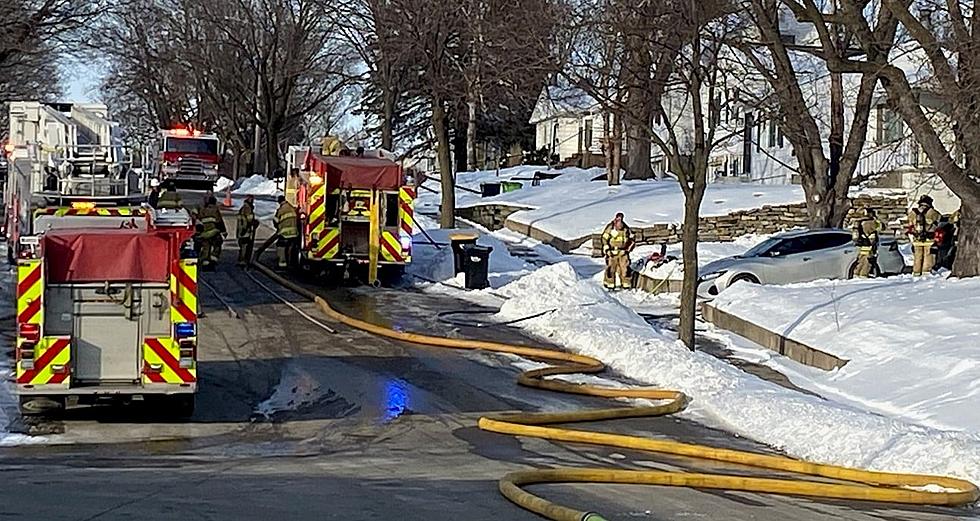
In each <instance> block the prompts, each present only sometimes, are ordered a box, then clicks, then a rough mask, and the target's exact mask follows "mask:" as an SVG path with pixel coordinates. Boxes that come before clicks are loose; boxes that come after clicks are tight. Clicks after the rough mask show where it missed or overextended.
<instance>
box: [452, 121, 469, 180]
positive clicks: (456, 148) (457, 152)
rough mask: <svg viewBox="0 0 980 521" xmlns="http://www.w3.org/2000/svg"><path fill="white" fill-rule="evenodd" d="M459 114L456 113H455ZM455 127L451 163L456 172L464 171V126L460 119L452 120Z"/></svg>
mask: <svg viewBox="0 0 980 521" xmlns="http://www.w3.org/2000/svg"><path fill="white" fill-rule="evenodd" d="M456 113H457V114H458V113H459V112H458V111H457V112H456ZM454 120H455V126H454V131H453V140H452V146H453V153H452V157H453V163H455V165H456V166H455V170H456V171H457V172H465V171H466V125H464V122H463V119H462V118H460V117H456V118H454Z"/></svg>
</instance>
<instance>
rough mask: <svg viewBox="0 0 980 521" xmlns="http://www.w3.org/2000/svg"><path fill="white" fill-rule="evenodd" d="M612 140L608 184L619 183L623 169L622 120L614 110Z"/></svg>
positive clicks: (611, 118)
mask: <svg viewBox="0 0 980 521" xmlns="http://www.w3.org/2000/svg"><path fill="white" fill-rule="evenodd" d="M609 119H610V120H611V121H612V140H611V142H610V146H609V148H610V149H611V154H612V158H611V159H612V168H610V170H609V185H610V186H615V185H618V184H619V183H620V180H619V179H620V175H621V172H622V169H623V166H622V161H623V121H622V117H621V116H620V115H619V114H618V113H616V112H614V113H613V114H612V117H610V118H609Z"/></svg>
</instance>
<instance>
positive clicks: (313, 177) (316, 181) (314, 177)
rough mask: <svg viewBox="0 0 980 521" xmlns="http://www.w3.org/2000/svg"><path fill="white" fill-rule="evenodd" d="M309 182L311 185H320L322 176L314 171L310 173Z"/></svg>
mask: <svg viewBox="0 0 980 521" xmlns="http://www.w3.org/2000/svg"><path fill="white" fill-rule="evenodd" d="M310 184H311V185H313V186H320V185H322V184H323V176H321V175H320V174H317V173H315V172H313V173H311V174H310Z"/></svg>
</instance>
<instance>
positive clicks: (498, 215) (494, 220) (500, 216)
mask: <svg viewBox="0 0 980 521" xmlns="http://www.w3.org/2000/svg"><path fill="white" fill-rule="evenodd" d="M521 210H528V208H524V207H520V206H504V205H500V204H481V205H479V206H469V207H466V208H457V209H456V217H461V218H463V219H466V220H467V221H472V222H475V223H476V224H479V225H480V226H483V227H484V228H486V229H488V230H491V231H496V230H499V229H501V228H503V227H504V223H505V222H507V218H508V217H510V214H512V213H514V212H519V211H521Z"/></svg>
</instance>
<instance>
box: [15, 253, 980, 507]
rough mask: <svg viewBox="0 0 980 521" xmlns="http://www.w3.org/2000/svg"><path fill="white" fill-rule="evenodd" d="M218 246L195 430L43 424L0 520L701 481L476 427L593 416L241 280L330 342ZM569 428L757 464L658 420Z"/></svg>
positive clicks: (681, 501)
mask: <svg viewBox="0 0 980 521" xmlns="http://www.w3.org/2000/svg"><path fill="white" fill-rule="evenodd" d="M233 248H234V245H233V244H231V241H229V243H228V244H227V245H226V251H225V259H224V263H223V264H222V265H221V266H219V267H218V269H217V271H215V272H208V273H203V274H202V277H203V279H204V280H206V281H207V282H208V283H209V284H210V285H212V286H213V287H214V289H215V291H216V292H217V293H218V295H220V297H221V298H220V299H219V298H218V297H217V296H216V295H215V294H213V293H211V292H209V291H207V290H202V292H201V295H200V301H201V303H202V305H203V308H204V311H205V314H206V316H205V317H204V318H203V319H202V320H201V322H200V337H199V342H200V351H199V358H200V365H199V378H200V382H201V388H200V393H199V399H198V403H197V410H196V412H195V414H194V416H193V417H192V418H190V419H189V420H187V421H175V420H162V419H161V418H160V417H159V416H157V415H155V414H154V413H153V411H152V410H146V409H145V408H139V407H122V408H112V409H87V410H85V409H80V410H77V411H70V412H69V413H67V414H65V415H63V416H62V417H61V418H53V419H46V420H42V421H41V422H39V423H38V425H39V426H45V425H47V426H53V428H52V430H51V432H57V433H59V434H56V435H50V436H46V437H43V440H41V439H39V441H45V442H46V443H56V444H57V445H43V446H37V445H22V446H15V447H4V448H0V475H3V476H4V479H3V487H0V518H3V519H7V518H9V519H27V518H30V519H43V520H61V519H65V520H69V519H70V520H96V519H100V520H108V519H130V518H134V517H138V518H139V519H150V520H152V519H175V518H178V517H181V518H192V519H206V520H224V519H229V520H230V519H235V520H239V519H261V518H275V519H279V520H292V519H297V520H298V519H303V520H307V519H311V518H312V519H344V520H374V519H378V520H381V519H392V518H399V519H406V520H417V519H418V520H421V519H440V520H442V519H445V520H473V521H481V520H488V521H489V520H501V519H506V520H534V519H539V518H538V517H537V516H534V515H531V514H528V513H526V512H524V511H522V510H520V509H519V508H517V507H515V506H513V505H511V504H510V503H509V502H507V501H506V500H505V499H503V498H502V497H501V496H500V495H499V494H498V492H497V487H496V480H497V478H499V477H500V476H502V475H503V474H505V473H506V472H508V471H512V470H517V469H522V468H528V467H556V466H566V465H567V466H575V467H583V466H603V467H621V468H634V469H642V468H655V469H698V470H709V471H710V470H713V469H716V468H717V467H716V466H714V465H711V464H707V463H705V462H701V461H694V460H689V459H686V458H670V457H661V456H657V455H652V454H645V453H633V452H629V451H612V450H606V449H601V448H594V447H588V446H582V445H567V444H555V443H550V442H546V441H542V440H534V439H519V438H513V437H509V436H501V435H496V434H490V433H485V432H482V431H480V430H478V429H477V428H476V420H477V419H478V418H479V417H480V416H481V415H483V414H486V413H493V412H500V411H513V410H524V411H535V410H562V409H574V408H581V407H594V406H608V403H609V402H607V401H603V400H599V399H589V398H583V397H575V396H568V395H561V394H554V393H549V392H545V391H539V390H534V389H525V388H521V387H519V386H518V385H517V384H516V383H515V377H516V375H517V370H516V369H515V368H513V367H512V366H511V364H510V362H511V361H512V359H511V358H510V357H506V356H502V355H490V354H483V353H473V352H455V351H449V350H445V349H437V348H426V347H419V346H414V345H409V344H404V343H401V342H395V341H391V340H386V339H382V338H378V337H374V336H372V335H368V334H365V333H362V332H360V331H356V330H351V329H349V328H346V327H344V326H342V325H339V324H334V323H330V322H329V321H327V320H326V319H325V318H322V317H321V315H319V314H318V312H317V310H316V309H315V306H313V305H312V304H311V303H309V302H305V301H303V299H301V298H300V297H298V296H296V295H294V294H292V293H290V292H289V291H287V290H285V289H282V288H279V287H277V286H275V285H274V283H273V282H272V281H270V280H268V279H266V278H264V277H263V276H261V275H259V274H255V275H254V276H255V277H256V278H257V279H258V280H260V281H262V282H263V283H264V284H265V285H266V286H268V287H270V288H272V289H273V290H274V291H275V293H276V295H278V296H279V297H282V298H284V299H286V300H288V301H290V302H292V303H293V305H294V306H296V307H297V308H299V309H301V310H303V311H305V312H306V313H308V314H309V315H311V316H314V317H318V320H322V321H323V322H324V323H326V324H327V325H329V326H330V327H332V328H333V329H334V330H335V331H336V332H335V333H329V332H327V331H325V330H324V329H322V328H321V327H319V326H317V325H316V324H313V323H312V322H310V321H309V320H307V319H305V318H303V317H301V316H300V315H299V314H297V313H296V312H295V311H294V310H293V309H291V308H290V307H288V306H286V305H285V304H283V303H282V302H281V301H280V300H279V299H278V298H276V296H274V295H270V294H269V293H267V292H266V291H265V290H263V289H262V287H261V286H260V285H259V284H257V283H256V282H255V281H254V280H253V279H252V278H251V277H250V276H249V274H248V273H246V272H244V271H242V270H239V269H236V268H234V267H233V266H232V261H233V256H234V255H235V253H236V252H235V251H234V249H233ZM310 285H311V286H312V284H310ZM318 291H320V292H322V294H324V295H325V296H326V297H327V298H329V299H330V301H331V302H332V303H333V304H334V305H335V306H337V307H338V308H339V309H341V310H342V311H345V312H349V313H351V314H353V315H356V316H359V317H360V318H365V319H368V320H371V321H373V322H377V323H381V324H388V325H391V326H393V327H396V328H403V329H405V330H412V331H420V332H429V333H435V334H442V335H447V336H466V337H474V338H487V339H493V340H501V341H505V342H519V343H526V344H531V345H547V344H543V343H542V342H540V341H539V340H537V339H532V338H528V337H527V336H526V335H525V334H524V333H523V332H522V331H520V330H518V329H516V328H508V327H492V328H488V327H475V323H479V322H480V320H479V319H477V320H476V321H475V323H472V322H467V320H471V319H473V318H475V317H473V316H469V317H467V316H466V315H454V314H449V315H447V314H446V312H448V311H459V310H466V311H471V310H474V306H473V304H471V303H468V302H463V301H459V300H455V299H452V298H449V297H445V296H436V295H429V294H423V293H420V292H416V291H411V290H405V289H378V290H375V289H365V288H337V287H333V288H326V287H318ZM226 304H227V305H229V306H231V307H232V308H233V309H234V310H235V314H236V315H237V317H238V318H236V317H235V316H233V315H232V314H231V313H229V312H228V310H227V307H226ZM5 325H8V324H5ZM7 412H11V411H7ZM14 416H16V415H15V414H14ZM21 421H22V420H19V419H16V418H15V420H14V423H16V422H21ZM8 427H9V426H8ZM580 427H582V428H592V429H596V430H604V431H611V432H622V433H635V434H640V435H644V436H653V437H666V438H670V439H677V440H683V441H688V442H694V443H703V444H708V445H713V446H721V447H732V448H740V449H745V450H753V451H760V452H771V449H768V448H766V447H763V446H760V445H758V444H755V443H752V442H749V441H747V440H744V439H741V438H737V437H735V436H732V435H730V434H728V433H726V432H723V431H719V430H714V429H709V428H706V427H704V426H701V425H698V424H695V423H692V422H690V421H685V420H681V419H678V418H674V417H667V418H650V419H633V420H627V421H617V422H606V423H602V424H597V425H588V424H586V425H581V426H580ZM719 470H721V471H731V470H733V468H732V467H723V468H721V469H719ZM742 471H745V469H742ZM750 472H751V471H750ZM535 490H538V491H540V492H542V493H544V494H545V495H546V496H547V497H549V498H551V499H553V500H557V501H561V502H563V503H565V504H568V505H571V506H576V507H578V508H582V509H590V510H595V511H598V512H601V513H602V514H603V515H604V516H605V517H606V518H607V519H616V520H635V519H657V520H662V519H663V520H666V519H689V518H697V519H725V520H745V521H748V520H784V519H794V520H797V519H798V520H805V521H810V520H820V521H823V520H826V521H830V520H835V521H836V520H840V519H848V520H858V521H871V520H898V521H905V520H908V521H912V520H922V521H940V520H941V521H948V520H952V519H965V518H967V517H968V516H969V514H970V512H968V511H965V510H960V509H905V508H895V507H892V506H887V505H869V504H855V503H844V502H825V501H814V500H808V499H801V498H790V497H780V496H764V495H757V494H746V493H730V492H724V491H703V490H694V489H670V488H652V487H634V486H605V485H549V486H541V487H536V488H535Z"/></svg>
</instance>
